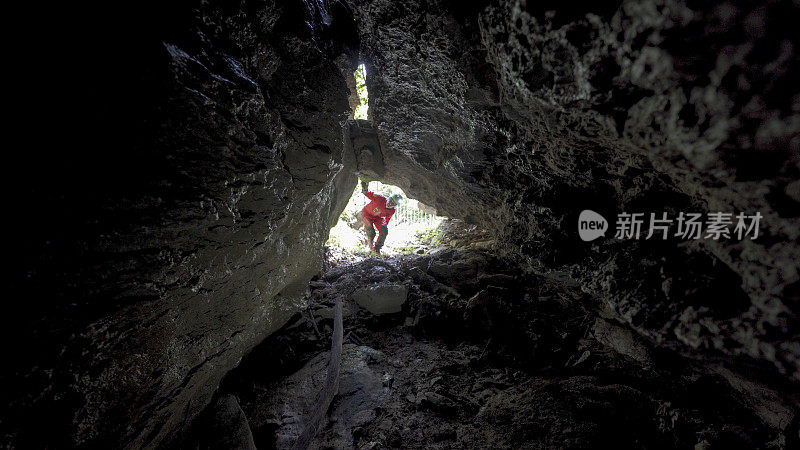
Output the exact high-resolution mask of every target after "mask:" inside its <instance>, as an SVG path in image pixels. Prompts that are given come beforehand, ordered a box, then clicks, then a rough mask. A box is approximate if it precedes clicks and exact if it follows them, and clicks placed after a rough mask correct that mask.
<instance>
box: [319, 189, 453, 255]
mask: <svg viewBox="0 0 800 450" xmlns="http://www.w3.org/2000/svg"><path fill="white" fill-rule="evenodd" d="M368 192H371V193H374V194H377V195H379V196H382V197H384V198H387V199H388V198H391V197H393V196H395V195H399V196H400V197H401V198H402V200H401V201H400V202H399V204H398V205H397V206H396V207H395V211H396V212H395V213H394V214H393V215H392V217H391V218H390V219H389V222H388V224H387V229H388V234H387V236H386V240H385V242H384V245H383V248H382V250H381V253H382V254H385V255H390V256H391V255H402V254H410V253H419V252H423V253H424V252H425V251H426V249H428V248H431V247H436V246H437V245H439V244H441V232H440V229H439V226H440V225H441V223H442V221H443V220H444V219H445V218H444V217H441V216H438V215H437V214H436V209H434V208H433V207H431V206H428V205H425V204H424V203H422V202H420V201H418V200H416V199H413V198H408V197H407V196H406V194H405V192H403V190H402V189H400V188H399V187H397V186H392V185H390V184H383V183H381V182H380V181H372V182H369V183H368ZM371 202H372V199H370V198H369V197H367V196H366V195H365V194H364V193H363V192H362V188H361V186H360V185H357V186H356V187H355V189H354V190H353V194H352V195H351V196H350V200H349V201H348V202H347V206H346V207H345V209H344V211H342V214H341V215H340V216H339V220H338V221H337V222H336V225H335V226H334V227H333V228H331V230H330V234H329V236H328V241H327V242H326V244H325V245H326V246H327V247H328V251H329V252H330V253H331V256H332V257H333V258H334V259H341V258H345V259H347V258H348V257H357V256H363V255H366V254H368V253H369V251H370V247H369V244H368V242H367V240H368V237H367V233H366V229H365V225H364V221H363V211H362V210H363V208H364V207H365V206H367V205H369V204H371ZM375 239H378V236H377V235H376V237H375Z"/></svg>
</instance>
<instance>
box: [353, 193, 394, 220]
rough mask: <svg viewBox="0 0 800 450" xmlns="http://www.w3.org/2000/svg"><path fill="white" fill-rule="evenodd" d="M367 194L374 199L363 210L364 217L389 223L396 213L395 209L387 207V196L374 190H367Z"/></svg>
mask: <svg viewBox="0 0 800 450" xmlns="http://www.w3.org/2000/svg"><path fill="white" fill-rule="evenodd" d="M366 195H367V198H369V199H370V200H372V201H371V202H369V203H367V206H365V207H364V208H363V209H362V210H361V213H362V214H363V215H364V219H365V220H367V221H369V222H372V223H381V224H383V225H386V224H388V223H389V219H391V218H392V216H393V215H394V211H395V209H394V208H387V207H386V197H384V196H382V195H381V194H375V193H373V192H367V194H366Z"/></svg>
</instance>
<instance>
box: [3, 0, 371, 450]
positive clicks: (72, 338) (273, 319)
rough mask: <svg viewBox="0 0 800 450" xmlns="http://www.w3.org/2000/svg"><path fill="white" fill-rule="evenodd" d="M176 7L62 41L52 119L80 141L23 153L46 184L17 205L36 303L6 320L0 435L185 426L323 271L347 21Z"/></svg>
mask: <svg viewBox="0 0 800 450" xmlns="http://www.w3.org/2000/svg"><path fill="white" fill-rule="evenodd" d="M189 3H190V4H187V3H186V2H174V3H170V4H169V5H166V4H165V5H159V6H154V5H152V4H150V3H147V2H145V3H143V4H141V5H138V4H137V5H136V6H135V7H132V10H131V11H128V10H126V11H125V14H124V15H120V16H119V17H120V18H119V20H118V21H115V22H112V23H110V24H108V25H106V24H105V23H104V24H103V25H96V26H102V27H104V28H105V27H108V29H104V30H103V32H104V33H101V34H99V35H98V36H94V35H91V36H90V35H89V34H91V33H87V35H84V33H82V32H77V33H73V31H74V30H72V29H71V30H70V33H69V34H65V35H64V36H65V37H64V39H65V40H66V41H65V43H64V44H63V46H64V47H65V48H64V49H62V48H61V47H60V46H59V47H58V50H63V51H64V52H65V53H64V54H65V55H66V54H74V55H75V56H74V58H75V59H76V60H77V61H74V62H75V63H76V64H77V65H78V67H77V68H76V70H79V71H80V74H81V76H80V77H78V76H76V80H71V81H74V84H69V85H68V88H65V89H69V91H70V92H74V93H76V95H78V94H80V95H83V97H82V98H81V100H80V102H74V103H70V105H71V106H72V107H73V108H75V109H74V110H73V111H72V112H71V113H70V114H67V115H64V116H63V117H64V118H63V119H62V120H63V121H66V123H68V124H69V125H71V126H74V129H73V130H70V133H66V134H64V135H61V136H60V138H61V141H60V142H59V145H60V148H67V149H70V151H72V149H73V146H74V153H69V152H64V153H63V154H59V155H57V156H54V157H52V158H40V156H34V157H36V158H40V159H41V160H40V161H36V162H34V161H31V162H30V164H32V165H33V164H36V165H37V167H39V170H40V172H39V175H40V176H41V180H42V182H43V183H45V184H38V185H34V184H33V183H32V184H30V186H31V188H30V192H26V193H25V196H26V197H25V199H26V201H27V202H30V203H29V204H27V205H25V206H24V207H23V208H21V211H22V212H23V214H21V215H20V216H21V217H20V220H21V223H20V235H19V236H18V237H20V238H21V239H19V240H20V241H21V242H22V244H20V245H23V246H27V247H26V248H24V249H23V251H25V252H26V256H25V258H24V259H22V260H21V261H22V264H23V267H22V271H23V274H22V279H23V284H22V285H21V286H20V287H19V291H18V293H19V294H20V297H19V298H21V299H30V300H28V301H19V302H15V303H16V304H18V305H19V309H20V311H19V312H18V314H16V315H13V314H4V315H5V316H6V317H5V318H6V319H8V320H9V321H13V322H15V323H14V324H9V325H7V326H4V327H3V331H4V332H8V335H9V336H13V339H14V341H16V342H23V343H24V344H25V345H23V346H19V347H18V348H19V349H20V352H19V354H14V351H15V350H14V349H13V348H12V349H11V351H12V355H11V357H10V358H9V361H7V362H6V363H4V364H3V365H4V366H5V367H4V369H3V372H4V373H3V375H4V376H6V375H7V376H8V378H5V377H4V383H3V384H4V385H5V388H4V394H3V402H2V403H3V405H2V408H3V413H2V417H3V419H2V421H1V423H0V427H2V429H0V432H2V434H1V435H0V440H2V441H4V442H5V441H9V442H12V443H13V442H16V443H17V445H19V446H23V447H61V448H66V447H73V446H76V445H78V446H87V447H89V446H91V447H105V448H120V447H123V446H124V447H135V448H152V447H155V446H157V445H168V443H169V442H170V441H171V440H174V439H180V438H182V436H183V432H184V431H185V430H186V429H187V427H188V426H189V425H190V424H191V423H192V420H193V418H194V417H195V416H196V415H197V413H198V412H199V411H201V410H202V409H203V408H204V407H205V406H206V404H207V403H208V402H209V401H210V400H211V397H212V394H213V393H214V391H215V390H216V388H217V386H218V384H219V381H220V379H221V378H222V377H223V375H225V373H227V372H228V371H229V370H230V369H231V368H232V367H235V366H236V365H237V364H238V362H239V361H240V359H241V357H242V355H244V354H245V352H247V351H248V350H249V349H251V348H252V347H253V346H255V345H256V344H258V343H259V342H261V341H262V340H263V339H264V338H265V337H266V336H267V335H268V334H269V333H271V332H272V331H274V330H276V329H278V328H279V327H280V326H281V325H283V323H284V322H285V321H286V320H287V319H288V318H289V317H290V316H291V314H293V313H294V312H295V311H296V310H297V308H298V307H299V303H300V301H301V298H302V295H303V293H304V292H305V291H306V290H307V285H308V280H309V279H310V278H311V276H312V275H314V274H315V273H317V272H318V271H319V270H320V268H321V259H322V256H323V254H324V253H323V247H322V244H323V243H324V242H325V240H326V239H327V234H328V229H329V226H330V224H332V223H334V222H335V220H336V219H337V218H338V215H339V214H340V212H341V211H342V209H343V208H344V206H345V204H346V202H347V200H348V194H349V193H350V192H352V189H353V187H354V186H355V181H356V179H355V175H354V174H353V167H354V166H353V164H354V161H353V160H352V158H351V157H349V156H347V155H344V154H343V145H342V127H343V125H344V121H345V120H346V119H347V116H348V114H349V112H350V110H349V106H348V101H347V95H348V90H347V85H346V81H345V76H344V74H343V73H344V72H342V71H341V70H340V64H341V65H344V66H347V67H349V66H351V65H352V64H353V63H354V61H350V60H349V59H348V58H349V57H348V56H347V54H346V53H345V47H344V43H345V42H346V39H347V37H346V36H345V35H346V33H344V34H342V33H341V30H338V31H337V30H336V28H335V26H334V25H332V24H331V25H330V26H326V25H325V23H326V22H330V19H331V17H328V15H331V14H335V11H331V12H325V13H324V14H323V13H322V12H321V11H320V10H318V9H316V8H315V7H313V5H305V4H303V3H302V2H286V3H285V4H284V3H279V4H278V3H275V2H272V1H248V2H244V1H242V2H234V3H231V2H223V1H211V2H189ZM79 10H81V11H82V7H81V8H79ZM103 10H104V11H106V8H105V7H103ZM109 11H116V7H111V9H110V10H109ZM336 14H338V13H336ZM322 15H325V16H326V17H322ZM67 17H72V16H71V15H69V16H65V17H64V20H65V21H67V22H68V20H67ZM87 17H95V16H94V15H90V16H87ZM345 17H346V16H345ZM335 18H336V24H337V26H338V25H339V24H342V23H343V24H349V26H352V20H348V21H343V20H340V19H341V18H340V17H338V16H336V17H335ZM109 20H111V19H109ZM137 21H138V22H137ZM71 23H72V24H73V25H75V22H71ZM77 23H78V24H81V23H82V22H77ZM128 25H130V26H129V27H128ZM62 26H63V25H62ZM115 27H118V28H119V29H116V28H115ZM76 28H80V27H76ZM57 29H60V28H57ZM87 30H95V28H93V27H89V28H87ZM82 38H85V41H82V40H81V41H80V42H79V44H80V45H75V46H74V47H70V46H69V45H70V44H75V42H74V41H75V40H80V39H82ZM58 45H61V44H58ZM67 48H68V50H67ZM81 52H86V53H87V55H86V57H85V58H84V55H83V54H82V53H81ZM95 52H98V54H99V55H101V57H100V58H95V57H94V56H93V55H95ZM81 64H83V65H82V66H81ZM65 67H66V66H65ZM348 70H349V69H348ZM93 71H94V72H93ZM84 72H91V76H88V75H85V74H84ZM82 77H86V78H85V79H83V78H82ZM112 93H114V94H117V95H112ZM54 98H58V97H54ZM81 114H83V115H81ZM71 117H74V118H75V120H74V121H75V122H78V121H80V124H77V123H76V124H73V121H72V119H71ZM87 124H91V130H85V129H84V128H85V126H86V125H87ZM82 126H83V127H82ZM65 128H67V127H66V126H65ZM56 129H58V128H56ZM84 132H86V135H83V134H82V133H84ZM92 133H93V135H92ZM106 138H107V139H106ZM79 139H80V140H79ZM32 156H33V155H32ZM48 177H49V178H48ZM4 342H5V343H6V344H7V345H8V344H9V343H10V342H12V341H10V340H5V341H4ZM23 352H24V353H23ZM6 370H8V371H13V372H12V373H6ZM6 389H7V390H6ZM43 423H48V424H49V425H48V428H50V429H51V430H54V431H53V432H51V433H41V425H42V424H43Z"/></svg>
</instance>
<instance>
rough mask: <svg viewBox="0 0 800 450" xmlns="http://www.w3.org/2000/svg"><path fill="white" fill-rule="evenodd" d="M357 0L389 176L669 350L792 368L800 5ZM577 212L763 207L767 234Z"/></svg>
mask: <svg viewBox="0 0 800 450" xmlns="http://www.w3.org/2000/svg"><path fill="white" fill-rule="evenodd" d="M350 4H351V5H352V9H353V11H354V12H355V16H356V20H357V22H358V28H359V33H360V37H361V42H362V57H363V58H364V59H365V60H366V62H367V68H368V80H367V83H368V88H369V92H370V111H371V114H372V117H373V119H374V121H375V125H376V127H377V132H378V133H377V138H378V140H379V144H380V148H381V149H382V153H383V154H382V158H383V160H384V167H383V170H384V171H385V175H384V177H383V178H384V180H385V181H386V182H389V183H392V184H397V185H398V186H400V187H402V188H403V189H404V190H405V191H406V192H407V193H408V194H409V195H410V196H412V197H415V198H418V199H420V200H421V201H423V202H425V203H427V204H431V205H433V206H435V207H436V208H437V210H439V211H440V212H441V213H442V214H444V215H447V216H451V217H459V218H466V219H468V220H471V221H473V222H476V223H480V224H482V225H484V226H485V227H486V228H487V229H489V230H491V231H492V232H493V233H494V235H495V236H496V237H497V239H498V240H499V241H500V242H501V243H503V244H504V247H505V249H506V251H507V253H508V255H509V256H511V257H514V258H517V259H518V260H520V262H521V264H523V265H525V266H527V267H528V268H530V269H531V270H535V271H540V272H548V271H553V270H557V271H566V272H568V273H571V274H572V276H573V277H574V278H576V279H578V280H580V281H581V282H582V283H583V284H584V286H585V289H586V290H587V291H589V292H591V293H593V294H596V295H598V296H600V297H601V298H603V299H604V300H605V307H606V311H603V312H602V313H603V314H604V315H607V316H608V317H612V318H614V319H616V320H617V321H620V322H622V323H626V324H628V325H630V326H632V327H633V328H634V329H636V330H637V331H638V332H639V333H640V335H643V336H645V337H646V338H648V339H649V340H651V341H653V342H655V343H657V344H658V345H660V346H663V347H666V348H671V349H675V350H678V351H679V352H682V353H684V354H686V355H689V356H692V357H694V358H698V359H706V360H707V361H710V362H711V363H710V364H711V365H712V366H715V367H721V366H722V365H728V366H731V367H734V368H736V370H741V371H742V372H747V373H748V374H749V375H748V376H749V377H751V378H758V379H763V380H773V379H774V377H778V378H779V379H783V380H787V381H788V380H791V381H788V382H789V383H795V382H796V381H797V380H798V379H800V359H798V358H800V344H799V343H798V341H797V336H796V330H797V325H798V324H797V302H798V296H797V286H798V282H799V281H800V270H799V269H798V261H800V250H799V249H798V245H797V241H798V237H800V219H798V217H800V209H798V207H799V206H800V204H799V203H798V202H800V198H799V197H798V195H797V192H796V191H797V187H798V181H797V180H798V179H799V178H800V170H799V167H800V147H798V143H800V135H799V134H798V133H799V132H800V128H798V124H800V109H799V106H800V103H798V101H797V100H798V98H800V96H799V95H798V92H800V89H798V87H797V85H796V83H793V82H792V81H791V80H796V79H797V78H798V65H797V61H798V58H797V53H796V52H797V45H798V42H797V40H796V39H795V37H794V34H793V33H792V28H793V27H794V26H795V25H793V24H794V23H796V20H797V18H798V5H797V4H796V3H793V2H788V1H783V2H780V1H776V2H744V3H742V2H736V3H735V4H733V3H719V2H690V3H688V4H687V3H685V2H675V1H651V0H642V1H627V2H623V3H621V4H617V3H615V2H589V3H587V4H586V5H580V4H577V3H571V2H570V3H564V4H562V3H560V2H545V3H540V2H525V1H516V2H497V3H494V2H448V1H433V2H413V1H412V2H402V3H398V2H392V1H372V2H360V1H355V0H354V1H351V2H350ZM548 11H549V12H548ZM583 209H593V210H595V211H598V212H601V213H602V214H604V215H605V216H606V217H607V218H609V219H610V220H611V221H612V222H613V221H614V219H615V217H616V214H617V213H619V212H623V211H626V212H645V213H649V212H657V213H660V212H662V211H665V212H668V213H669V214H670V217H672V218H674V217H676V216H677V213H678V212H681V211H684V212H703V213H705V212H716V211H721V212H745V213H747V214H754V213H755V212H757V211H758V212H760V213H761V214H762V215H763V216H764V217H763V219H762V221H761V230H760V231H761V234H760V236H759V237H758V239H757V240H755V241H751V240H744V241H737V240H723V241H713V240H698V241H680V240H675V239H673V240H668V241H666V242H662V241H644V240H641V241H615V240H613V239H601V240H599V241H595V242H593V243H583V242H582V241H580V240H579V238H578V236H577V233H576V227H577V216H578V213H579V212H580V211H581V210H583ZM673 232H674V228H673ZM611 233H613V230H612V232H611ZM612 235H613V234H612ZM723 362H724V363H723ZM720 370H722V369H721V368H720ZM728 373H729V372H728ZM731 383H732V384H734V385H737V386H738V383H739V381H737V380H736V377H735V376H731ZM781 383H782V382H780V381H779V382H777V385H778V386H781ZM778 389H788V388H785V386H784V387H780V388H778ZM791 390H792V391H794V389H793V388H791ZM755 395H756V396H758V395H761V394H755ZM790 405H791V401H790V402H789V405H784V406H781V407H780V408H783V413H784V415H786V414H789V412H788V411H789V410H790V409H791V406H790ZM768 415H769V414H768V413H766V414H765V416H768ZM765 420H767V421H772V422H773V425H774V424H775V423H777V422H780V421H782V422H783V426H785V425H786V423H787V421H786V417H785V416H782V417H781V418H780V419H775V418H774V417H772V418H769V417H767V418H765Z"/></svg>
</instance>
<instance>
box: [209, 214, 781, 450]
mask: <svg viewBox="0 0 800 450" xmlns="http://www.w3.org/2000/svg"><path fill="white" fill-rule="evenodd" d="M473 232H477V231H475V230H473ZM462 242H465V243H466V242H480V239H479V238H478V237H476V239H475V240H469V239H464V240H463V241H462ZM481 246H482V245H478V246H477V247H481ZM512 267H513V265H511V264H508V263H507V262H504V261H503V260H502V259H499V258H496V257H494V256H491V254H490V253H489V252H487V251H486V250H484V249H482V248H476V246H475V245H471V246H462V247H461V248H451V247H448V248H436V249H426V250H425V251H424V252H423V254H414V255H407V256H402V257H396V258H385V257H384V258H380V257H377V258H366V259H362V260H360V261H338V262H337V261H332V262H331V264H329V266H328V267H327V268H326V270H325V271H324V272H323V273H321V274H320V276H319V277H317V278H316V279H315V280H313V281H312V282H311V286H310V289H311V290H310V295H309V299H308V300H309V301H308V308H307V309H306V311H305V312H304V313H303V314H298V315H297V316H295V317H294V318H293V320H292V321H291V322H290V323H289V324H287V325H286V326H285V327H284V328H283V329H282V330H281V331H279V332H278V333H276V334H274V335H272V336H271V337H270V338H269V339H268V340H267V341H265V342H264V343H263V344H262V345H261V346H259V347H258V348H257V349H256V350H254V351H253V352H252V353H251V354H250V355H249V356H248V357H247V358H246V359H245V360H244V361H243V362H242V364H241V365H240V366H239V368H237V369H236V370H235V371H233V372H232V373H231V374H230V375H229V376H228V377H227V378H226V380H225V381H224V382H223V385H222V387H221V389H220V395H228V394H230V395H233V396H235V397H236V398H237V399H238V400H239V403H240V404H241V409H242V410H243V411H244V414H245V416H246V417H247V421H248V423H249V426H250V429H251V430H252V433H253V437H254V441H255V445H256V446H257V447H258V448H262V449H267V448H291V447H292V446H293V445H294V442H295V440H296V439H297V436H298V435H299V434H300V431H301V429H302V426H303V423H304V417H306V416H307V414H308V412H309V409H310V408H311V407H312V404H313V402H314V400H315V398H316V394H317V393H318V392H319V391H320V389H321V386H322V383H323V381H324V379H325V372H326V367H327V364H328V357H329V356H328V355H329V350H330V336H331V330H332V322H333V305H334V302H335V299H336V298H340V299H342V301H343V306H344V345H343V358H342V365H341V373H340V381H339V390H338V395H337V396H336V398H335V399H334V401H333V403H332V405H331V407H330V409H329V410H328V412H327V419H326V422H325V423H324V424H323V427H322V429H321V430H320V432H319V433H318V434H317V436H316V439H315V440H314V441H313V443H312V448H359V449H370V448H603V447H606V448H694V449H710V448H725V449H730V448H748V449H752V448H781V447H784V446H785V445H786V442H785V440H784V438H783V436H781V435H779V434H777V433H775V432H773V431H771V430H770V429H769V428H766V427H764V426H763V425H762V424H761V422H760V420H759V418H758V417H757V416H756V415H755V414H754V413H753V412H751V410H749V409H745V408H744V407H742V406H741V402H740V401H739V399H737V398H736V397H734V396H733V395H732V394H731V389H729V387H728V385H727V383H726V381H725V379H724V378H723V377H722V376H721V375H720V374H719V373H717V372H715V371H714V370H712V369H709V368H708V366H706V365H704V366H700V365H698V364H695V363H693V362H691V361H688V360H685V359H682V358H680V357H678V356H677V355H674V354H671V353H669V352H665V351H656V350H654V349H653V348H652V347H651V346H650V345H648V343H647V342H645V341H643V340H642V339H641V338H638V337H636V336H635V335H634V334H633V333H631V332H630V331H629V330H627V329H626V328H624V327H622V326H620V325H619V324H616V323H613V322H611V321H607V320H605V319H603V318H601V317H598V316H597V315H596V314H591V313H590V311H596V310H597V309H598V303H597V302H598V300H597V299H593V298H591V297H589V296H587V295H585V294H583V293H582V292H581V291H580V289H579V288H578V287H577V286H576V285H574V284H572V283H569V282H568V281H565V280H564V279H557V278H556V277H543V276H535V275H525V274H522V273H519V272H516V271H515V270H514V269H512ZM380 286H394V287H397V289H396V290H397V291H398V292H402V293H404V295H403V296H402V297H401V298H400V300H397V301H398V302H399V303H400V305H399V307H398V308H399V312H394V313H385V314H374V313H372V312H370V311H368V310H367V309H365V308H364V307H362V306H359V304H357V303H356V302H355V301H354V300H353V298H355V297H358V296H357V295H354V293H357V292H359V291H360V290H364V289H374V288H376V287H380ZM387 301H388V300H387ZM207 420H211V419H207ZM201 434H202V433H201ZM200 441H201V442H208V441H204V440H203V439H200ZM199 446H200V447H203V446H204V445H199Z"/></svg>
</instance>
